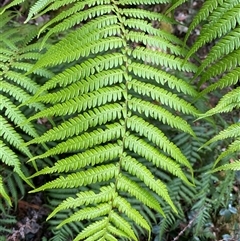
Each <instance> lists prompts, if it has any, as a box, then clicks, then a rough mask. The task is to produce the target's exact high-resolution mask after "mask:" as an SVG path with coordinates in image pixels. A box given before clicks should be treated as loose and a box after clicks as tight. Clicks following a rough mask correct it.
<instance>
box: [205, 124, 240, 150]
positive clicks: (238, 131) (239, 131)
mask: <svg viewBox="0 0 240 241" xmlns="http://www.w3.org/2000/svg"><path fill="white" fill-rule="evenodd" d="M239 136H240V123H235V124H233V125H230V126H229V127H228V128H227V129H225V130H222V131H221V132H220V133H219V134H217V135H216V136H214V137H213V138H212V139H211V140H209V141H208V142H206V144H205V145H209V144H211V143H213V142H216V141H220V140H224V139H226V138H233V137H239Z"/></svg>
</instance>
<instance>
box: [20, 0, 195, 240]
mask: <svg viewBox="0 0 240 241" xmlns="http://www.w3.org/2000/svg"><path fill="white" fill-rule="evenodd" d="M140 2H142V3H144V4H146V3H147V1H143V0H140V1H138V0H137V1H135V2H134V1H127V2H126V1H124V0H120V1H119V2H112V1H111V2H110V1H108V0H99V1H93V0H90V1H78V2H77V1H74V0H72V1H71V0H68V1H66V5H64V3H61V2H60V1H55V2H53V1H44V2H42V3H41V2H40V1H37V4H36V5H33V8H32V9H31V12H30V14H29V17H28V19H29V18H31V17H32V16H33V15H34V14H35V15H36V16H40V15H41V14H42V13H44V12H45V13H46V12H47V11H51V9H52V10H53V9H54V10H56V15H54V16H53V17H52V19H51V20H50V21H49V23H47V24H46V25H45V26H44V27H43V28H42V29H41V30H40V33H39V34H43V35H44V36H43V43H42V44H43V45H42V46H44V45H45V41H46V40H47V39H48V38H49V37H50V36H51V35H53V34H56V33H60V34H61V39H60V40H58V39H59V38H58V37H57V38H56V39H55V40H56V41H57V43H56V44H55V45H54V46H52V47H50V48H49V46H47V49H46V53H45V54H44V55H43V57H41V58H39V59H38V61H37V63H36V64H35V65H34V66H33V68H32V69H30V70H27V71H28V74H31V75H32V74H34V73H38V72H37V71H38V69H45V67H47V69H50V68H52V69H53V70H54V71H55V72H56V74H55V75H52V76H49V77H47V80H46V77H44V75H43V77H44V78H43V81H45V84H43V85H42V86H41V87H40V88H38V90H37V91H36V92H35V93H34V96H33V98H32V99H30V100H27V101H26V104H27V105H31V104H35V103H36V102H37V103H42V104H44V105H46V107H47V108H45V109H43V110H39V111H38V113H37V114H35V115H31V116H30V118H29V119H28V122H30V121H32V120H36V119H39V118H43V117H49V118H51V122H56V123H53V126H54V127H53V128H51V129H50V130H47V131H46V132H45V134H42V135H41V136H40V137H36V138H34V139H33V140H29V141H28V142H27V145H30V144H31V145H35V144H44V145H47V146H48V145H49V148H48V149H47V150H46V151H45V152H40V153H39V155H35V156H34V157H33V158H31V159H30V161H33V160H36V159H45V158H46V157H50V156H56V159H57V161H56V163H55V164H53V165H51V166H47V167H44V168H43V169H41V170H40V171H38V172H36V173H35V174H33V175H32V177H35V176H38V175H45V174H51V173H56V175H54V176H53V180H51V181H50V182H46V183H45V184H43V185H42V186H40V187H38V188H36V189H35V190H33V191H32V192H37V191H42V190H45V189H48V190H49V192H54V189H60V188H61V189H72V190H73V193H72V194H71V196H70V197H69V198H66V197H64V198H63V197H60V198H59V199H58V201H56V202H55V203H53V207H55V206H57V208H54V209H53V212H52V213H51V214H50V216H49V218H51V221H54V222H55V224H56V223H57V222H56V220H54V218H56V217H62V218H63V217H64V218H63V220H65V221H63V222H61V223H60V225H59V222H58V223H57V225H59V227H60V229H61V230H65V229H64V228H66V230H69V229H71V228H70V227H71V226H70V225H74V224H76V223H78V224H79V223H82V222H81V221H82V220H83V221H84V224H85V225H84V227H83V228H82V230H81V231H80V230H79V229H78V228H76V238H75V239H74V240H86V241H87V240H88V241H89V240H98V241H100V240H103V241H106V240H114V241H115V240H118V239H119V240H124V239H129V240H138V237H137V236H138V235H137V232H138V228H140V231H141V232H142V233H143V234H146V232H148V234H149V239H150V231H151V229H150V220H151V219H153V220H157V218H156V217H155V215H154V212H155V211H157V212H159V214H160V215H161V216H164V210H163V209H162V207H161V206H160V204H159V203H161V204H163V205H164V206H165V205H169V206H170V207H171V208H172V209H173V211H174V212H177V211H178V208H177V207H176V206H175V203H174V201H173V200H172V197H171V195H170V194H169V191H168V188H167V184H165V183H164V181H166V180H168V179H170V178H171V177H172V175H175V176H177V177H178V178H180V179H181V180H183V181H184V182H185V183H187V184H188V185H192V184H191V182H190V181H189V180H190V179H191V177H189V176H190V175H192V172H193V170H192V166H191V165H190V163H189V162H188V160H187V158H186V157H185V156H184V155H183V154H182V152H181V151H180V149H179V148H178V147H177V145H175V143H174V142H172V141H171V140H170V138H169V137H168V136H167V135H165V134H163V131H161V128H162V127H163V128H169V127H170V128H173V129H177V130H176V131H179V130H180V131H183V132H184V133H185V134H186V135H187V134H190V135H192V136H194V132H193V130H192V128H191V125H190V124H189V123H188V122H187V121H185V116H188V115H193V116H198V114H199V111H198V110H197V108H195V107H194V106H193V105H191V104H190V102H188V98H189V99H191V98H192V97H196V96H197V94H198V92H197V91H196V90H195V88H194V87H193V86H191V85H190V84H189V83H188V82H189V81H188V80H187V78H185V76H184V75H181V74H180V75H181V76H182V77H177V76H179V74H178V73H176V70H177V71H178V72H181V71H184V72H185V71H188V72H196V70H197V69H196V66H195V65H193V64H191V63H190V62H189V63H186V65H183V63H184V61H183V60H182V59H181V57H185V56H186V53H187V50H186V49H185V48H184V46H183V42H182V41H181V40H180V39H179V38H177V37H176V36H174V35H173V34H171V33H169V32H167V31H164V30H162V29H161V28H160V29H157V28H156V27H154V26H153V22H152V21H154V22H158V24H161V22H162V21H166V22H167V23H172V22H174V21H172V20H170V19H171V18H169V17H164V16H163V15H162V14H158V13H153V12H150V11H146V10H143V9H141V8H138V7H136V6H135V3H136V4H137V3H140ZM155 2H156V3H170V1H165V0H164V1H159V0H153V1H152V3H155ZM148 3H149V2H148ZM150 3H151V2H150ZM126 4H127V5H128V6H129V5H132V6H131V7H127V6H125V5H126ZM62 7H63V8H64V11H60V10H62ZM39 11H40V13H39ZM37 14H39V15H37ZM77 25H80V26H77ZM73 27H74V28H73ZM45 30H47V31H45ZM66 30H67V31H68V33H67V34H66V33H65V31H66ZM136 44H137V45H140V46H141V47H140V46H139V47H138V46H136ZM159 48H161V49H159ZM153 49H156V51H153ZM162 50H163V51H162ZM30 53H31V51H30ZM41 53H42V52H40V54H41ZM177 56H181V57H177ZM26 57H27V56H26ZM28 57H29V58H31V57H30V55H28ZM149 57H151V59H152V61H148V58H149ZM32 58H33V60H34V56H32ZM22 68H25V70H24V71H26V69H27V68H28V67H27V66H22ZM142 98H144V99H145V100H142ZM161 105H163V106H164V108H163V106H161ZM58 117H60V118H58ZM59 119H62V122H60V121H59ZM28 122H26V123H28ZM24 124H25V123H24ZM190 135H189V136H190ZM186 167H187V169H189V170H188V171H187V174H186V172H185V171H184V168H186ZM182 168H183V169H182ZM164 176H166V177H168V178H164ZM188 179H189V180H188ZM110 185H111V188H112V192H111V193H109V192H104V191H103V190H105V189H104V188H107V187H109V186H110ZM91 188H93V189H94V190H92V192H90V191H89V189H91ZM74 193H76V195H77V196H75V194H74ZM159 200H161V201H160V202H159ZM133 203H134V204H133ZM142 204H143V205H144V208H143V210H140V208H139V207H141V205H142ZM65 209H72V212H71V214H70V215H69V218H66V215H63V213H64V210H65ZM61 215H63V216H61ZM85 220H89V221H88V224H86V223H85ZM98 224H99V225H100V226H101V228H99V227H98ZM135 225H136V226H137V227H136V226H135ZM62 232H63V231H60V232H59V237H60V238H61V239H63V236H64V235H63V236H61V233H62ZM67 233H69V234H71V235H72V232H71V230H70V232H68V231H67ZM71 238H72V239H73V237H71Z"/></svg>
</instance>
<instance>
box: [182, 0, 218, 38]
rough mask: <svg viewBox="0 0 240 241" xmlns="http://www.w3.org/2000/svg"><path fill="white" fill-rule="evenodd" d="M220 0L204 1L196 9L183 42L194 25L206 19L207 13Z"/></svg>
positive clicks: (213, 8) (212, 9) (211, 10)
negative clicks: (196, 11) (197, 9)
mask: <svg viewBox="0 0 240 241" xmlns="http://www.w3.org/2000/svg"><path fill="white" fill-rule="evenodd" d="M222 2H223V1H222V0H213V1H205V2H204V3H203V6H202V7H201V8H200V10H199V11H198V13H197V15H196V16H195V17H194V19H193V21H192V22H191V24H190V26H189V27H188V32H187V34H186V36H185V42H186V41H187V39H188V38H189V35H190V34H191V32H192V31H193V30H194V29H195V28H196V26H197V25H198V24H199V23H201V22H202V21H204V20H206V19H207V18H208V17H209V15H210V14H211V13H212V12H213V11H214V10H215V9H216V8H217V7H218V5H219V4H221V3H222Z"/></svg>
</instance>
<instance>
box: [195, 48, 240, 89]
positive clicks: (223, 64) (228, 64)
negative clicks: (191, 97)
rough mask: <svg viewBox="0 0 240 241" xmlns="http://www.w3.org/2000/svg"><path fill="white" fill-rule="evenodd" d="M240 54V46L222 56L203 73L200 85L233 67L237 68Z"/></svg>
mask: <svg viewBox="0 0 240 241" xmlns="http://www.w3.org/2000/svg"><path fill="white" fill-rule="evenodd" d="M239 56H240V48H238V49H237V50H235V51H233V52H232V53H230V54H228V55H227V56H226V57H224V58H222V59H221V60H219V61H218V62H217V63H215V64H214V65H212V66H211V67H209V69H208V71H207V72H206V73H204V74H203V75H202V77H201V81H200V82H199V86H200V85H201V84H202V83H204V82H206V81H207V80H209V79H211V78H212V77H215V76H218V75H220V74H222V73H227V72H229V71H231V70H232V69H233V70H235V69H236V68H237V66H238V65H239V63H240V57H239ZM233 83H234V82H233ZM202 93H203V92H202Z"/></svg>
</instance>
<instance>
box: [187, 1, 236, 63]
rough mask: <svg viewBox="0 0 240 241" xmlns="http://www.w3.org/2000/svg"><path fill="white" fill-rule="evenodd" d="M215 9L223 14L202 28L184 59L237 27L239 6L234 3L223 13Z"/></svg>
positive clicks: (222, 9)
mask: <svg viewBox="0 0 240 241" xmlns="http://www.w3.org/2000/svg"><path fill="white" fill-rule="evenodd" d="M217 9H218V10H219V11H220V13H221V11H222V12H223V14H222V15H220V14H219V15H220V16H218V19H217V20H215V21H213V22H211V23H209V24H206V25H205V26H204V27H203V28H202V32H201V35H200V37H199V39H198V40H197V41H196V42H195V44H194V45H193V47H192V48H191V50H190V51H189V53H188V54H187V57H186V59H188V58H189V57H190V56H191V55H192V54H193V53H196V51H197V50H198V49H199V48H200V47H202V46H203V45H204V44H206V43H209V42H211V41H212V40H214V39H216V38H218V37H219V38H220V37H222V36H223V35H225V34H227V33H229V32H230V31H231V30H232V29H234V28H235V27H236V26H237V22H238V19H239V12H240V4H237V3H235V6H233V7H232V8H230V9H228V10H227V11H226V12H225V11H224V8H220V7H218V8H217ZM215 11H216V10H215Z"/></svg>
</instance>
